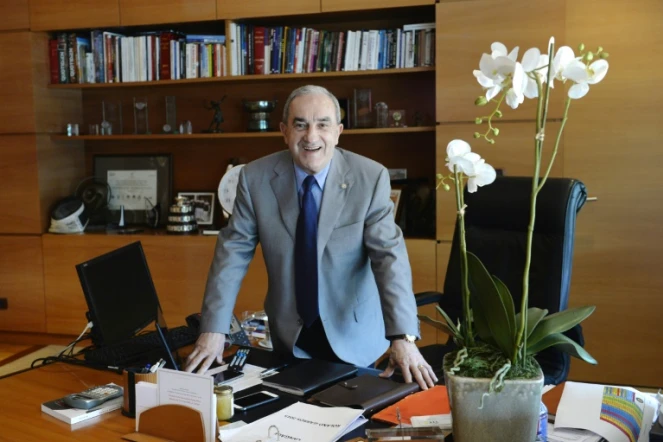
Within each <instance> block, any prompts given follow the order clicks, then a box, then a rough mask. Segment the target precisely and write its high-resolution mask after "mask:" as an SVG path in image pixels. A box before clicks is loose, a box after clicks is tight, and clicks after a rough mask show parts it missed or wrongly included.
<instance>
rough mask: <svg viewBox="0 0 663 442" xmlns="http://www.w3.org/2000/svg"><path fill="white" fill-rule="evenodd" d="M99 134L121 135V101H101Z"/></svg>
mask: <svg viewBox="0 0 663 442" xmlns="http://www.w3.org/2000/svg"><path fill="white" fill-rule="evenodd" d="M100 128H101V130H100V134H101V135H121V134H122V102H120V101H112V100H111V101H108V100H104V101H102V102H101V125H100Z"/></svg>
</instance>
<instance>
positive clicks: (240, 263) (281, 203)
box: [201, 148, 419, 366]
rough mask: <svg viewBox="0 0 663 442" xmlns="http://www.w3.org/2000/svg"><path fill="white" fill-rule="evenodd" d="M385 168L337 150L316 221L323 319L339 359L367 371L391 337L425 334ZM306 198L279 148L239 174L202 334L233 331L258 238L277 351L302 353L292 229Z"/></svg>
mask: <svg viewBox="0 0 663 442" xmlns="http://www.w3.org/2000/svg"><path fill="white" fill-rule="evenodd" d="M389 192H390V183H389V174H388V173H387V170H386V168H384V167H383V166H382V165H380V164H379V163H377V162H375V161H372V160H370V159H368V158H365V157H362V156H360V155H357V154H354V153H352V152H349V151H345V150H343V149H340V148H336V150H335V152H334V156H333V158H332V161H331V167H330V169H329V174H328V175H327V180H326V182H325V188H324V191H323V195H322V201H321V207H320V215H319V221H318V273H319V275H318V288H319V294H318V296H319V308H320V318H321V320H322V323H323V325H324V329H325V332H326V334H327V337H328V339H329V343H330V345H331V347H332V349H333V350H334V352H335V353H336V355H337V356H338V357H339V358H340V359H342V360H344V361H346V362H349V363H353V364H356V365H359V366H366V365H369V364H371V363H373V362H375V360H376V359H377V358H378V357H380V356H381V355H382V354H383V353H384V352H385V351H386V349H387V348H388V346H389V342H388V341H387V340H386V338H385V336H390V335H397V334H412V335H416V336H419V321H418V319H417V317H416V303H415V300H414V295H413V292H412V274H411V269H410V265H409V261H408V256H407V251H406V248H405V243H404V240H403V235H402V232H401V230H400V229H399V228H398V226H397V225H396V223H395V222H394V216H393V213H392V207H393V204H392V202H391V200H390V198H389ZM298 216H299V199H298V195H297V189H296V180H295V172H294V165H293V160H292V156H291V154H290V151H287V150H286V151H281V152H277V153H275V154H272V155H269V156H266V157H264V158H260V159H258V160H256V161H253V162H251V163H249V164H247V165H246V166H245V167H244V168H243V169H242V171H241V172H240V175H239V184H238V186H237V198H236V200H235V206H234V209H233V214H232V216H231V217H230V222H229V224H228V226H227V227H225V228H224V229H223V230H222V231H221V232H220V234H219V237H218V239H217V244H216V250H215V255H214V260H213V262H212V265H211V268H210V272H209V276H208V280H207V287H206V290H205V298H204V301H203V309H202V324H201V330H202V331H203V332H220V333H228V331H229V329H230V320H231V317H232V311H233V308H234V305H235V300H236V298H237V293H238V292H239V289H240V284H241V282H242V279H243V278H244V275H245V274H246V270H247V268H248V266H249V263H250V261H251V259H252V258H253V255H254V252H255V248H256V245H257V244H258V241H260V243H261V246H262V251H263V256H264V260H265V265H266V268H267V273H268V289H267V296H266V297H265V304H264V307H265V310H266V312H267V315H268V317H269V325H270V331H271V334H272V340H273V341H274V345H275V347H277V348H278V347H281V348H285V349H287V350H289V351H291V352H292V353H293V354H294V355H295V356H297V357H309V355H308V354H307V353H306V352H304V351H303V350H301V349H300V348H298V347H296V346H295V343H296V341H297V337H298V336H299V333H300V330H301V328H302V321H301V319H300V317H299V315H298V314H297V306H296V300H295V284H294V282H295V281H294V279H295V266H294V249H295V230H296V227H297V218H298Z"/></svg>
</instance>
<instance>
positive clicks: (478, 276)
mask: <svg viewBox="0 0 663 442" xmlns="http://www.w3.org/2000/svg"><path fill="white" fill-rule="evenodd" d="M467 265H468V271H469V278H470V282H471V284H472V287H473V288H472V296H474V297H476V300H475V301H474V302H475V303H476V304H474V305H476V306H478V307H479V309H481V310H483V312H484V313H483V315H484V317H485V320H486V324H487V326H488V328H489V329H490V335H491V336H492V337H493V339H494V340H495V343H496V344H497V346H498V347H499V348H500V349H501V350H502V352H503V353H504V355H505V356H506V357H508V358H509V359H513V355H514V352H515V337H514V336H513V334H512V333H511V329H510V327H509V317H508V315H507V308H506V307H505V305H504V302H503V301H502V296H501V295H500V292H499V290H498V289H497V286H496V285H495V282H494V281H493V278H492V277H491V276H490V274H489V273H488V270H486V267H484V265H483V263H482V262H481V260H479V258H477V256H476V255H474V254H472V253H470V252H468V253H467ZM475 322H476V320H475Z"/></svg>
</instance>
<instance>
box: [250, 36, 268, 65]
mask: <svg viewBox="0 0 663 442" xmlns="http://www.w3.org/2000/svg"><path fill="white" fill-rule="evenodd" d="M266 33H267V31H266V29H265V28H264V27H263V26H256V27H255V28H254V29H253V67H254V73H255V74H256V75H263V74H265V34H266Z"/></svg>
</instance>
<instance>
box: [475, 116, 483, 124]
mask: <svg viewBox="0 0 663 442" xmlns="http://www.w3.org/2000/svg"><path fill="white" fill-rule="evenodd" d="M474 122H475V123H476V124H481V123H483V120H482V119H481V118H478V117H477V118H475V119H474Z"/></svg>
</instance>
